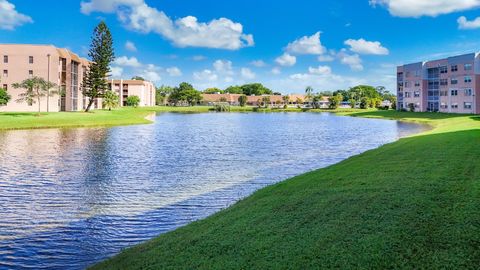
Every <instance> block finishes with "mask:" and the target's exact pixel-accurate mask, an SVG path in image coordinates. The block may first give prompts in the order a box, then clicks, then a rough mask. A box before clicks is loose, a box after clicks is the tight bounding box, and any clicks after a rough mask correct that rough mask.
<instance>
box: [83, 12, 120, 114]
mask: <svg viewBox="0 0 480 270" xmlns="http://www.w3.org/2000/svg"><path fill="white" fill-rule="evenodd" d="M88 56H89V57H90V60H91V64H90V66H89V68H88V70H87V72H86V75H85V76H84V78H83V83H82V92H83V95H84V96H86V97H88V98H89V101H88V106H87V108H86V109H85V112H88V111H89V110H90V108H91V106H92V104H93V102H94V101H95V99H97V98H100V97H102V96H103V95H104V94H105V91H107V90H108V82H107V76H108V73H109V72H110V63H112V62H113V60H114V59H115V55H114V51H113V39H112V34H111V33H110V30H109V29H108V26H107V24H105V22H103V21H102V22H100V23H99V24H98V25H97V27H95V30H94V31H93V36H92V43H91V45H90V50H89V53H88Z"/></svg>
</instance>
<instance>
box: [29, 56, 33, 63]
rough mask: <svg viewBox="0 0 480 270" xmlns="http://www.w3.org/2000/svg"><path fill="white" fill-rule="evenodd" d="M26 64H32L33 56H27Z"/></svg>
mask: <svg viewBox="0 0 480 270" xmlns="http://www.w3.org/2000/svg"><path fill="white" fill-rule="evenodd" d="M28 63H29V64H33V56H29V57H28Z"/></svg>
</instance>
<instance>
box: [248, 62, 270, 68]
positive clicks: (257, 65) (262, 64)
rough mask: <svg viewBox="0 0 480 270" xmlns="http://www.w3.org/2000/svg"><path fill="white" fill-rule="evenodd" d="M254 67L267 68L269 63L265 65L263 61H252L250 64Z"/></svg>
mask: <svg viewBox="0 0 480 270" xmlns="http://www.w3.org/2000/svg"><path fill="white" fill-rule="evenodd" d="M250 64H251V65H252V66H255V67H259V68H260V67H265V66H266V65H267V63H265V62H264V61H263V60H255V61H252V62H251V63H250Z"/></svg>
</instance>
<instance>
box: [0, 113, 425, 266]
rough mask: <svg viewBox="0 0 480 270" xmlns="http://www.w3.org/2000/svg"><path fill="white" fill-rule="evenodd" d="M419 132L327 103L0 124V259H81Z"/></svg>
mask: <svg viewBox="0 0 480 270" xmlns="http://www.w3.org/2000/svg"><path fill="white" fill-rule="evenodd" d="M424 130H426V127H425V126H420V125H415V124H408V123H402V122H397V121H389V120H376V119H363V118H353V117H341V116H335V115H333V114H328V113H266V114H262V113H204V114H173V113H165V114H159V115H157V116H156V118H155V123H154V124H151V125H140V126H125V127H114V128H90V129H45V130H21V131H20V130H19V131H4V132H0V269H3V268H8V269H28V268H31V269H83V268H85V267H87V266H89V265H91V264H92V263H95V262H98V261H100V260H103V259H105V258H108V257H110V256H113V255H115V254H116V253H118V252H119V251H121V250H122V249H124V248H126V247H129V246H132V245H135V244H137V243H140V242H143V241H146V240H148V239H151V238H153V237H155V236H157V235H158V234H161V233H164V232H167V231H171V230H173V229H175V228H177V227H179V226H183V225H186V224H188V223H190V222H192V221H194V220H197V219H201V218H204V217H207V216H208V215H211V214H213V213H215V212H217V211H219V210H221V209H224V208H226V207H228V206H230V205H232V204H233V203H235V202H236V201H238V200H239V199H241V198H244V197H245V196H248V195H249V194H251V193H252V192H254V191H256V190H258V189H259V188H262V187H265V186H267V185H271V184H274V183H277V182H279V181H282V180H284V179H287V178H289V177H292V176H295V175H298V174H301V173H304V172H307V171H310V170H313V169H317V168H321V167H325V166H328V165H331V164H334V163H337V162H339V161H341V160H344V159H346V158H348V157H350V156H353V155H356V154H359V153H362V152H364V151H366V150H369V149H373V148H376V147H378V146H380V145H383V144H386V143H390V142H393V141H395V140H397V139H398V138H400V137H403V136H407V135H411V134H414V133H418V132H421V131H424Z"/></svg>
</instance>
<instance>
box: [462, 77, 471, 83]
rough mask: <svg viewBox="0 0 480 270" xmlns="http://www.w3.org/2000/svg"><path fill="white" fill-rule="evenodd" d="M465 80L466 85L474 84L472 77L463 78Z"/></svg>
mask: <svg viewBox="0 0 480 270" xmlns="http://www.w3.org/2000/svg"><path fill="white" fill-rule="evenodd" d="M463 80H464V82H465V83H471V82H472V77H470V76H465V77H464V78H463Z"/></svg>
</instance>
